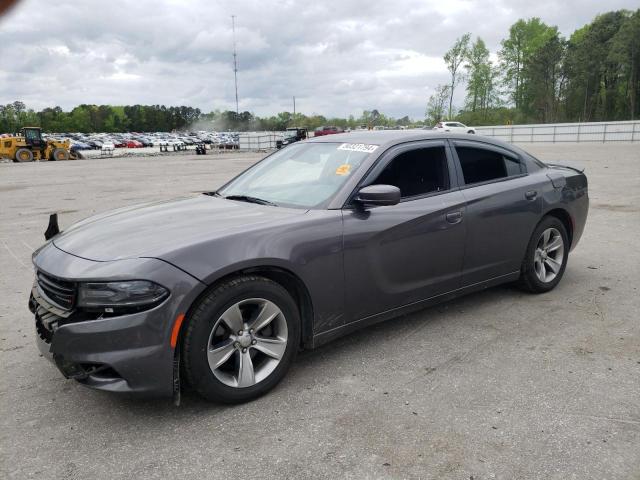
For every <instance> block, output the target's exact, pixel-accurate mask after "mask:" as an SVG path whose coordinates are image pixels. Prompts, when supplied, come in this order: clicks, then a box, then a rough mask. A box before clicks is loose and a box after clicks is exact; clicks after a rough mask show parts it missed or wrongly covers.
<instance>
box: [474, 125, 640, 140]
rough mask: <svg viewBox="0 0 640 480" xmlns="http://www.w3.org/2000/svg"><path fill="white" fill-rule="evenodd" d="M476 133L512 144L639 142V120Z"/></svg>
mask: <svg viewBox="0 0 640 480" xmlns="http://www.w3.org/2000/svg"><path fill="white" fill-rule="evenodd" d="M476 132H477V133H478V134H479V135H486V136H488V137H496V138H499V139H500V140H504V141H506V142H509V143H538V142H540V143H543V142H544V143H561V142H599V143H606V142H640V121H639V120H631V121H626V122H590V123H555V124H553V123H547V124H537V125H506V126H494V127H476Z"/></svg>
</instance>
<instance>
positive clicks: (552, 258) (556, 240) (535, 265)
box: [519, 216, 570, 293]
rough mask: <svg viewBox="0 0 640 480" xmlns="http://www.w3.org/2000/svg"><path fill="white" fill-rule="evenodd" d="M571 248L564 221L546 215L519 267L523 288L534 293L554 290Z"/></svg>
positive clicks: (530, 241) (562, 273)
mask: <svg viewBox="0 0 640 480" xmlns="http://www.w3.org/2000/svg"><path fill="white" fill-rule="evenodd" d="M547 235H548V237H546V236H547ZM560 241H561V243H560ZM569 247H570V245H569V236H568V235H567V229H566V228H565V226H564V224H563V223H562V222H561V221H560V220H559V219H557V218H556V217H552V216H547V217H544V218H543V219H542V220H541V221H540V223H539V224H538V226H537V227H536V229H535V230H534V231H533V234H532V235H531V240H529V245H528V246H527V252H526V254H525V257H524V260H523V262H522V268H521V270H520V279H519V285H520V287H521V288H522V289H523V290H526V291H528V292H532V293H545V292H548V291H550V290H553V289H554V288H555V287H556V285H558V283H560V280H561V279H562V276H563V275H564V270H565V268H566V266H567V259H568V257H569Z"/></svg>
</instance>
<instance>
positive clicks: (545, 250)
mask: <svg viewBox="0 0 640 480" xmlns="http://www.w3.org/2000/svg"><path fill="white" fill-rule="evenodd" d="M563 261H564V240H563V239H562V235H561V234H560V232H559V231H558V230H557V229H556V228H553V227H551V228H547V229H546V230H545V231H544V232H542V235H540V238H539V239H538V244H537V246H536V250H535V252H534V255H533V266H534V270H535V272H536V276H537V277H538V279H539V280H540V281H541V282H544V283H549V282H551V281H553V280H554V279H555V278H556V277H557V276H558V273H559V272H560V269H561V268H562V262H563Z"/></svg>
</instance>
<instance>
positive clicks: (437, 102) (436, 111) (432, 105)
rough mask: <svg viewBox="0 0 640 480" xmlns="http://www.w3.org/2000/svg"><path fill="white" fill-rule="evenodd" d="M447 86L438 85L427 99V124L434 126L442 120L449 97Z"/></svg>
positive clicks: (448, 87)
mask: <svg viewBox="0 0 640 480" xmlns="http://www.w3.org/2000/svg"><path fill="white" fill-rule="evenodd" d="M450 88H451V87H450V86H449V85H438V86H437V87H436V89H435V91H434V93H433V95H431V96H430V97H429V101H428V102H427V110H426V112H425V114H424V115H425V120H426V121H427V123H430V124H432V125H433V124H435V123H437V122H439V121H441V120H443V117H444V113H445V108H446V105H447V100H448V99H449V98H450V97H449V90H450Z"/></svg>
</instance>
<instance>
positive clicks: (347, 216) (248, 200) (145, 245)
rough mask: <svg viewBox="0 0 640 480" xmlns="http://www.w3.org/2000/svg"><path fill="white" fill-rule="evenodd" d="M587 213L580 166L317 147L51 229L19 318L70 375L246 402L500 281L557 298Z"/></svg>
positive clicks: (423, 136)
mask: <svg viewBox="0 0 640 480" xmlns="http://www.w3.org/2000/svg"><path fill="white" fill-rule="evenodd" d="M588 207H589V201H588V195H587V179H586V177H585V175H584V174H583V173H582V172H581V171H579V170H577V169H574V168H569V167H564V166H559V165H547V164H544V163H542V162H540V161H539V160H537V159H535V158H534V157H532V156H531V155H529V154H527V153H526V152H524V151H523V150H521V149H519V148H517V147H514V146H512V145H509V144H505V143H503V142H499V141H496V140H492V139H489V138H483V137H470V136H468V135H455V134H450V133H445V134H441V133H433V132H424V131H418V132H406V131H405V132H402V131H383V132H358V133H351V134H340V135H331V136H326V137H320V138H316V139H311V140H308V141H304V142H299V143H295V144H293V145H290V146H287V147H286V148H283V149H282V150H279V151H277V152H275V153H273V154H272V155H270V156H268V157H266V158H265V159H264V160H262V161H261V162H258V163H257V164H255V165H253V166H252V167H251V168H249V169H248V170H246V171H245V172H243V173H242V174H240V175H239V176H237V177H236V178H234V179H233V180H231V181H230V182H229V183H227V184H226V185H225V186H223V187H222V188H220V189H219V190H218V191H216V192H209V193H206V194H204V195H199V196H196V197H190V198H181V199H174V200H169V201H163V202H157V203H152V204H145V205H141V206H134V207H130V208H122V209H120V210H116V211H112V212H108V213H105V214H102V215H98V216H94V217H91V218H88V219H86V220H84V221H81V222H79V223H77V224H75V225H73V226H71V227H69V228H68V229H66V231H64V232H62V233H59V232H58V228H57V224H56V223H55V222H52V223H51V224H50V228H49V229H48V235H47V236H48V237H50V239H49V240H48V241H47V242H46V243H45V244H44V245H43V246H42V247H40V248H39V249H38V250H37V251H36V252H35V253H34V255H33V263H34V265H35V269H36V279H35V282H34V286H33V289H32V292H31V297H30V300H29V305H30V309H31V311H32V312H33V313H34V315H35V325H36V331H37V337H38V342H39V346H40V349H41V351H42V352H43V353H44V354H46V356H48V357H49V358H51V359H52V360H53V361H54V362H55V364H56V365H57V366H58V368H59V369H60V371H61V372H62V374H63V375H64V376H66V377H67V378H73V379H75V380H76V381H78V382H80V383H82V384H84V385H87V386H89V387H93V388H97V389H102V390H108V391H114V392H129V393H140V394H147V395H156V396H172V395H173V396H174V398H176V399H179V394H180V388H181V386H180V384H181V382H188V383H189V384H190V385H191V387H192V388H193V389H195V390H196V391H197V392H199V393H200V394H201V395H202V396H204V397H205V398H207V399H210V400H214V401H222V402H230V403H232V402H243V401H247V400H249V399H252V398H255V397H257V396H258V395H261V394H263V393H265V392H267V391H268V390H270V389H271V388H273V387H274V386H275V385H276V384H277V383H278V382H279V381H280V380H281V379H282V378H283V376H284V375H285V373H286V372H287V370H288V368H289V367H290V365H291V363H292V362H293V360H294V358H295V355H296V353H297V351H298V350H299V349H301V348H314V347H317V346H318V345H321V344H323V343H325V342H328V341H330V340H332V339H334V338H336V337H339V336H341V335H344V334H346V333H348V332H351V331H353V330H355V329H358V328H362V327H365V326H368V325H371V324H373V323H376V322H379V321H382V320H387V319H389V318H392V317H396V316H398V315H401V314H404V313H407V312H410V311H413V310H416V309H421V308H424V307H426V306H429V305H433V304H435V303H438V302H442V301H445V300H447V299H451V298H453V297H456V296H459V295H463V294H466V293H469V292H473V291H477V290H481V289H485V288H488V287H491V286H494V285H498V284H501V283H505V282H517V283H518V284H519V285H520V286H521V287H522V288H524V289H525V290H527V291H530V292H534V293H544V292H547V291H549V290H551V289H553V288H554V287H555V286H556V285H557V284H558V282H559V281H560V280H561V278H562V275H563V273H564V271H565V267H566V264H567V258H568V255H569V251H570V250H571V249H572V248H574V247H575V246H576V244H577V243H578V241H579V239H580V236H581V235H582V231H583V229H584V226H585V221H586V218H587V211H588ZM398 348H401V346H400V345H399V346H398Z"/></svg>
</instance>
